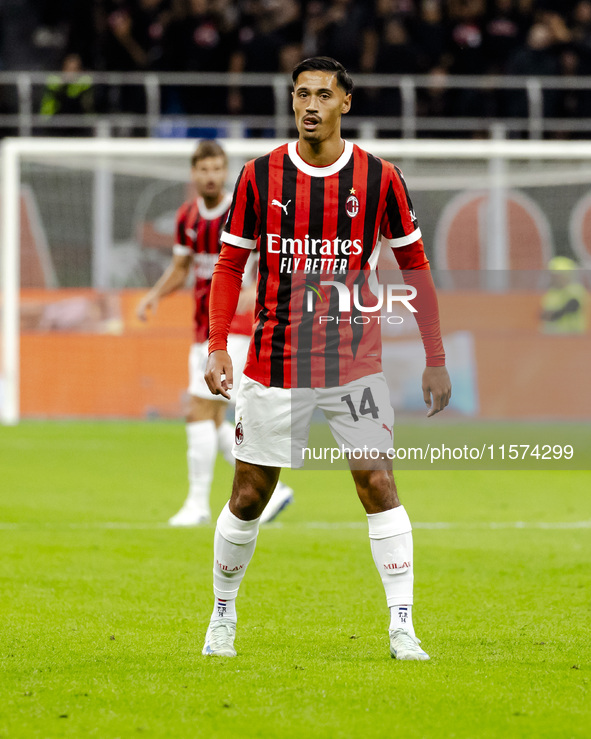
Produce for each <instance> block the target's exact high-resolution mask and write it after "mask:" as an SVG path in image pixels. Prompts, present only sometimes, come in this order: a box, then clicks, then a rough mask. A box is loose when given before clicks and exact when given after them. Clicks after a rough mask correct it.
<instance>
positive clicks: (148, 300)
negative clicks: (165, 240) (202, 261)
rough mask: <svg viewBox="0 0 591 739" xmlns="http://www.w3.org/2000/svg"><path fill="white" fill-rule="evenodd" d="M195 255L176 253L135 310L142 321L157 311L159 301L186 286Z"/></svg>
mask: <svg viewBox="0 0 591 739" xmlns="http://www.w3.org/2000/svg"><path fill="white" fill-rule="evenodd" d="M192 262H193V257H192V256H191V255H187V254H174V255H173V257H172V262H171V263H170V264H169V265H168V267H167V268H166V269H165V270H164V273H163V274H162V276H161V277H160V279H159V280H158V282H157V283H156V284H155V285H154V287H153V288H152V289H151V290H150V291H149V292H148V293H146V295H144V297H143V298H142V299H141V300H140V302H139V303H138V305H137V308H136V310H135V312H136V315H137V317H138V318H139V319H140V321H147V320H148V314H149V313H150V312H151V313H156V309H157V307H158V301H159V300H160V298H164V297H165V296H166V295H170V294H171V293H173V292H176V291H177V290H180V288H182V287H184V286H185V284H186V282H187V277H188V276H189V271H190V269H191V264H192Z"/></svg>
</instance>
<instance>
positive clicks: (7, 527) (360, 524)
mask: <svg viewBox="0 0 591 739" xmlns="http://www.w3.org/2000/svg"><path fill="white" fill-rule="evenodd" d="M178 528H183V527H172V526H169V525H168V524H167V523H159V522H153V523H134V522H128V521H89V522H59V521H55V522H50V521H47V522H43V521H38V522H33V521H31V522H27V521H17V522H12V523H11V522H3V521H0V530H2V531H11V530H26V529H28V530H35V529H52V530H53V529H55V530H59V529H69V530H73V531H74V530H97V531H102V530H109V529H111V530H121V531H159V530H163V529H170V530H178ZM185 528H186V527H185ZM189 528H191V527H189ZM195 528H197V527H195ZM204 528H205V529H208V528H212V525H210V526H207V527H204ZM263 528H264V529H265V528H268V529H271V530H272V529H324V530H332V529H365V528H367V524H366V523H365V522H364V521H340V522H337V521H305V522H302V523H282V522H277V523H271V524H266V525H265V526H263ZM413 528H415V529H430V530H437V529H455V530H462V529H464V530H471V529H475V530H493V529H545V530H552V529H591V520H589V521H418V522H415V523H413Z"/></svg>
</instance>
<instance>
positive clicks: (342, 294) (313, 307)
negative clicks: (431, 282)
mask: <svg viewBox="0 0 591 739" xmlns="http://www.w3.org/2000/svg"><path fill="white" fill-rule="evenodd" d="M305 287H306V295H305V300H304V306H305V308H304V310H305V311H306V312H307V313H318V323H330V322H335V323H370V321H377V322H378V323H381V322H382V321H385V322H387V323H392V324H400V323H403V322H404V318H403V317H402V316H398V315H393V310H394V306H400V305H403V306H404V307H405V308H406V309H407V310H409V311H410V312H411V313H417V309H416V308H415V307H414V305H413V304H412V302H411V301H412V300H414V299H415V298H416V296H417V289H416V287H414V286H413V285H398V284H396V285H391V284H379V283H377V281H376V283H375V284H374V285H372V286H371V289H366V290H363V287H364V285H360V284H359V283H357V282H356V283H355V284H354V285H353V290H350V288H349V287H348V286H347V285H346V284H345V283H343V282H338V281H333V280H321V281H320V282H318V283H316V284H310V283H306V286H305ZM330 288H334V289H335V290H336V296H337V304H336V306H334V305H333V306H332V308H336V312H337V313H338V315H334V310H329V308H328V305H329V304H330V297H329V293H330ZM334 294H335V293H333V295H334ZM369 296H370V297H369ZM318 303H320V304H324V306H320V307H322V308H325V310H320V311H319V310H318V308H319V306H318ZM384 311H385V313H386V315H383V312H384ZM352 314H353V315H352Z"/></svg>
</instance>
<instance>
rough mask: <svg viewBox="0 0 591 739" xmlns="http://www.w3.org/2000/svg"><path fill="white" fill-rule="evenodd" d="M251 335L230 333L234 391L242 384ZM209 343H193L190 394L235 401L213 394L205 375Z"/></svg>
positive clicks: (190, 358)
mask: <svg viewBox="0 0 591 739" xmlns="http://www.w3.org/2000/svg"><path fill="white" fill-rule="evenodd" d="M249 344H250V337H249V336H243V335H241V334H230V335H229V336H228V354H229V355H230V359H231V360H232V366H233V368H234V382H233V383H232V384H233V386H234V393H236V390H237V388H238V386H239V385H240V380H241V379H242V373H243V372H244V365H245V364H246V356H247V354H248V346H249ZM208 354H209V351H208V344H207V341H204V342H203V343H202V344H192V345H191V351H190V352H189V395H193V396H195V397H196V398H204V399H205V400H222V401H223V402H224V403H232V404H233V403H234V402H235V401H234V399H232V400H226V398H224V396H223V395H212V393H211V391H210V389H209V388H208V387H207V383H206V382H205V379H204V377H203V375H204V374H205V366H206V364H207V357H208Z"/></svg>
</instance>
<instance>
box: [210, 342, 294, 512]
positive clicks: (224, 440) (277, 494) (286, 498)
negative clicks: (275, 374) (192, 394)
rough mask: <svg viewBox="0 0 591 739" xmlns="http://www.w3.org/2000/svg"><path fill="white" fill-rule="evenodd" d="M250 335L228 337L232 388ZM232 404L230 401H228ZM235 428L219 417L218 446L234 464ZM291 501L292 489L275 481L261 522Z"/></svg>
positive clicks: (235, 386)
mask: <svg viewBox="0 0 591 739" xmlns="http://www.w3.org/2000/svg"><path fill="white" fill-rule="evenodd" d="M249 344H250V337H248V336H241V335H239V334H230V336H229V337H228V353H229V355H230V356H231V357H232V365H233V370H234V388H235V389H238V388H239V387H240V381H241V379H242V373H243V370H244V365H245V364H246V358H247V355H248V347H249ZM230 403H231V404H232V401H230ZM235 434H236V428H235V424H232V423H230V422H229V421H227V420H225V418H224V417H221V418H220V419H219V422H218V423H217V436H218V448H219V451H220V452H221V453H222V454H223V456H224V458H225V460H226V461H227V462H228V463H229V464H231V465H233V464H234V453H233V448H234V441H235ZM292 501H293V490H292V489H291V488H290V487H288V486H287V485H285V484H284V483H283V482H281V480H278V481H277V485H276V487H275V490H274V491H273V495H272V496H271V498H270V500H269V502H268V504H267V506H266V508H265V510H264V511H263V513H262V515H261V523H269V522H270V521H273V520H274V519H275V518H277V516H278V515H279V514H280V513H281V511H283V510H284V509H285V508H286V507H287V506H288V505H290V503H291V502H292Z"/></svg>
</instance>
